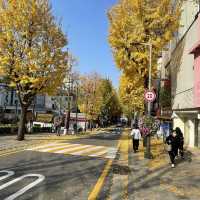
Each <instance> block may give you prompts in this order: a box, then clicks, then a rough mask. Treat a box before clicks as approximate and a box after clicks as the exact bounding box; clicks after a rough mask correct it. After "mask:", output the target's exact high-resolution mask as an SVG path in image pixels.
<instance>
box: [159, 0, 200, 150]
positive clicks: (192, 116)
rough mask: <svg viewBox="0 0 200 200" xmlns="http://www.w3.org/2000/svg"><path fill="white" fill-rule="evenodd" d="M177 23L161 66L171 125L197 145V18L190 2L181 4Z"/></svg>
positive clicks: (199, 143) (199, 76)
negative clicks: (167, 84) (168, 94)
mask: <svg viewBox="0 0 200 200" xmlns="http://www.w3.org/2000/svg"><path fill="white" fill-rule="evenodd" d="M181 25H182V26H181V27H180V29H179V31H178V32H177V34H176V37H175V39H174V40H173V41H171V42H170V44H169V45H168V46H169V51H168V52H164V55H163V67H164V73H165V77H166V78H168V79H170V82H171V88H170V90H171V108H172V112H173V114H172V119H173V127H174V128H175V127H180V128H181V130H182V131H183V133H184V138H185V145H187V146H190V147H194V146H197V147H200V121H199V113H200V103H199V102H200V100H199V99H200V89H199V88H200V69H199V68H200V66H199V64H200V62H199V61H200V59H199V55H200V54H199V47H200V46H199V41H200V18H199V5H198V4H197V3H195V2H194V1H186V2H185V3H184V4H183V12H182V16H181Z"/></svg>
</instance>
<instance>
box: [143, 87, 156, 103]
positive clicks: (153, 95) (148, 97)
mask: <svg viewBox="0 0 200 200" xmlns="http://www.w3.org/2000/svg"><path fill="white" fill-rule="evenodd" d="M144 98H145V101H147V102H153V101H154V100H155V99H156V93H155V92H154V91H153V90H146V91H145V93H144Z"/></svg>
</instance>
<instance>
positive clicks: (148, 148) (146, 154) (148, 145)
mask: <svg viewBox="0 0 200 200" xmlns="http://www.w3.org/2000/svg"><path fill="white" fill-rule="evenodd" d="M148 46H149V81H148V89H149V91H150V90H151V70H152V43H151V41H150V42H149V43H148ZM148 117H151V102H150V101H148ZM144 157H145V158H148V159H151V158H152V154H151V133H149V135H147V136H146V151H145V152H144Z"/></svg>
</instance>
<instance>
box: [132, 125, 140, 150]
mask: <svg viewBox="0 0 200 200" xmlns="http://www.w3.org/2000/svg"><path fill="white" fill-rule="evenodd" d="M131 136H132V142H133V150H134V152H135V153H136V151H137V150H138V148H139V140H140V139H141V133H140V130H139V128H138V126H136V125H134V127H133V129H132V131H131Z"/></svg>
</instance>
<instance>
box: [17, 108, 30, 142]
mask: <svg viewBox="0 0 200 200" xmlns="http://www.w3.org/2000/svg"><path fill="white" fill-rule="evenodd" d="M27 110H28V108H27V107H24V106H21V116H20V121H19V128H18V134H17V140H18V141H22V140H24V135H25V132H26V127H25V124H26V113H27Z"/></svg>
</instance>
